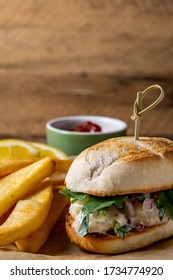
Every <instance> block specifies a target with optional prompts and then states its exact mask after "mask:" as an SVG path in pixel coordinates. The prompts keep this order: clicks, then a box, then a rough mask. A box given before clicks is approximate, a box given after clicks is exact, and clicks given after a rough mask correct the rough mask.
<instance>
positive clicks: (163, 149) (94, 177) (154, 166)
mask: <svg viewBox="0 0 173 280" xmlns="http://www.w3.org/2000/svg"><path fill="white" fill-rule="evenodd" d="M66 186H67V188H68V189H70V190H71V191H74V192H83V193H88V194H92V195H96V196H106V195H108V196H110V195H117V194H119V195H121V194H128V193H145V192H156V191H159V190H164V189H171V188H173V142H172V141H170V140H168V139H164V138H155V137H153V138H151V137H140V139H139V140H137V141H135V140H134V137H117V138H112V139H109V140H106V141H103V142H101V143H98V144H96V145H94V146H92V147H90V148H88V149H86V150H85V151H83V152H82V153H81V154H80V155H79V156H77V158H76V159H75V160H74V162H73V163H72V165H71V167H70V169H69V171H68V173H67V176H66Z"/></svg>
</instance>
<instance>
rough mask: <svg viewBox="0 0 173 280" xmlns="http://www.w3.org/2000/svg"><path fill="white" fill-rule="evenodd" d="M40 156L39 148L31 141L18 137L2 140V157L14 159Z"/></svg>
mask: <svg viewBox="0 0 173 280" xmlns="http://www.w3.org/2000/svg"><path fill="white" fill-rule="evenodd" d="M38 156H39V150H38V149H37V148H36V147H35V146H34V145H32V144H31V143H28V142H26V141H23V140H18V139H5V140H0V158H3V159H5V158H7V159H14V158H31V157H38Z"/></svg>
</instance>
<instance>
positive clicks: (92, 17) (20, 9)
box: [0, 0, 173, 77]
mask: <svg viewBox="0 0 173 280" xmlns="http://www.w3.org/2000/svg"><path fill="white" fill-rule="evenodd" d="M0 5H1V15H0V73H2V72H3V73H4V71H5V72H7V73H9V72H14V71H15V72H19V73H22V75H24V74H27V73H28V72H29V73H44V74H57V75H64V74H71V73H82V72H84V73H85V72H87V73H97V74H98V73H103V74H105V73H106V74H114V75H116V74H118V75H121V76H124V75H125V76H129V75H130V76H138V77H139V76H141V75H145V76H150V75H151V76H157V75H159V76H164V77H167V76H168V75H171V76H172V74H173V70H172V69H173V68H172V66H173V64H172V63H173V62H172V61H171V58H172V57H173V48H172V45H173V36H172V30H173V2H172V1H168V0H166V1H164V2H163V1H161V0H160V1H159V0H155V1H151V0H146V1H145V2H141V1H135V0H131V1H124V0H119V1H117V0H107V1H105V0H86V1H83V0H72V1H69V0H63V1H62V0H49V1H46V0H41V1H40V0H28V1H23V0H15V1H13V0H7V1H2V0H1V1H0Z"/></svg>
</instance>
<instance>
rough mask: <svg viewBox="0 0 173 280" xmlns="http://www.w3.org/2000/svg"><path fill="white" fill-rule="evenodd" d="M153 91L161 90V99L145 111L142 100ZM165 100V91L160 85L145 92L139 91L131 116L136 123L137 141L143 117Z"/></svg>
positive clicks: (153, 86)
mask: <svg viewBox="0 0 173 280" xmlns="http://www.w3.org/2000/svg"><path fill="white" fill-rule="evenodd" d="M152 89H159V90H160V95H159V97H158V98H157V99H156V100H155V101H154V102H153V103H152V104H151V105H149V106H148V107H147V108H145V109H143V108H142V100H143V98H144V96H145V95H146V94H147V93H148V92H150V91H151V90H152ZM163 98H164V91H163V89H162V88H161V87H160V86H159V85H152V86H150V87H148V88H146V89H145V90H144V91H139V92H137V98H136V101H135V103H134V107H133V115H132V116H131V119H132V120H133V121H135V135H134V137H135V140H139V132H140V124H141V117H142V116H143V115H144V114H145V113H147V112H149V111H151V110H152V109H153V108H155V107H156V106H157V105H158V104H159V103H160V102H161V101H162V100H163Z"/></svg>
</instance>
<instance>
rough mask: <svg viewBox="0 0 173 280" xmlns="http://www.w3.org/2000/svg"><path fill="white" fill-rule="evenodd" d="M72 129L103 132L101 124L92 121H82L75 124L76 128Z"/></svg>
mask: <svg viewBox="0 0 173 280" xmlns="http://www.w3.org/2000/svg"><path fill="white" fill-rule="evenodd" d="M72 131H76V132H101V131H102V128H101V126H100V125H98V124H96V123H92V122H89V121H87V122H84V123H81V124H79V125H77V126H75V127H74V128H72Z"/></svg>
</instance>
